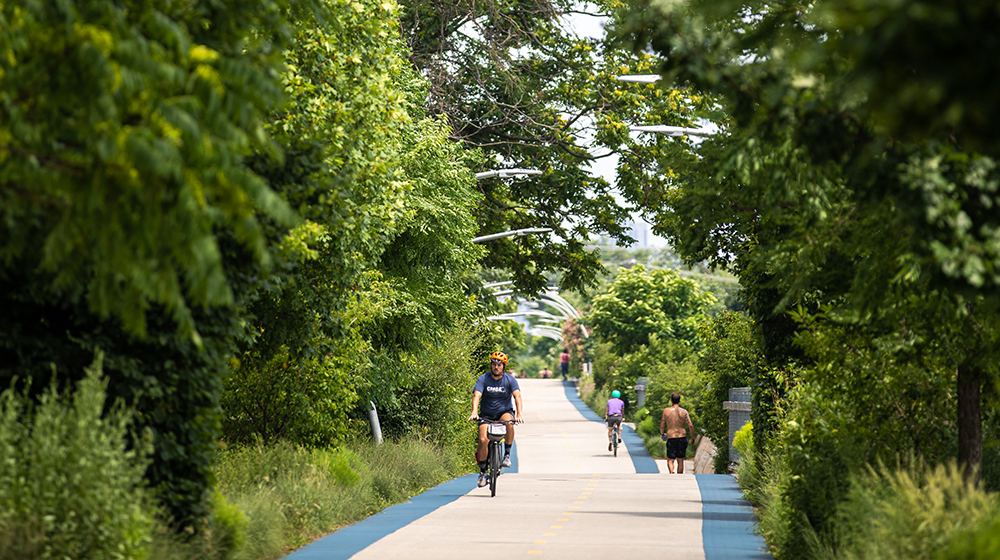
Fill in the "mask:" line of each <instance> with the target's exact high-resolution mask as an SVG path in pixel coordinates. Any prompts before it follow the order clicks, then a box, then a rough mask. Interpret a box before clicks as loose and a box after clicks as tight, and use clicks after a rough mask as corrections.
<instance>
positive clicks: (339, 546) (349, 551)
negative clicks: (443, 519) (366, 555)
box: [285, 446, 516, 560]
mask: <svg viewBox="0 0 1000 560" xmlns="http://www.w3.org/2000/svg"><path fill="white" fill-rule="evenodd" d="M515 447H516V446H515ZM512 459H513V457H512ZM476 476H477V475H474V474H467V475H465V476H460V477H458V478H456V479H453V480H450V481H448V482H445V483H443V484H439V485H437V486H435V487H434V488H431V489H430V490H427V491H426V492H424V493H423V494H420V495H418V496H414V497H413V498H411V499H410V500H409V501H407V502H403V503H401V504H396V505H394V506H391V507H387V508H385V509H384V510H382V511H381V512H379V513H376V514H375V515H372V516H371V517H368V518H366V519H364V520H362V521H359V522H357V523H355V524H354V525H348V526H347V527H344V528H343V529H340V530H339V531H337V532H336V533H331V534H329V535H327V536H325V537H323V538H321V539H319V540H317V541H313V542H311V543H309V544H307V545H306V546H304V547H302V548H300V549H298V550H296V551H295V552H293V553H291V554H289V555H288V556H286V557H285V558H286V559H288V560H347V559H348V558H350V557H351V556H354V555H355V554H357V553H358V552H361V551H362V550H364V549H365V548H367V547H368V546H369V545H370V544H372V543H374V542H375V541H377V540H379V539H381V538H382V537H384V536H386V535H388V534H390V533H394V532H396V531H397V530H399V529H401V528H403V527H405V526H406V525H409V524H410V523H412V522H413V521H415V520H417V519H420V518H421V517H423V516H425V515H427V514H428V513H431V512H432V511H434V510H436V509H438V508H440V507H441V506H444V505H447V504H449V503H451V502H454V501H455V500H457V499H458V498H460V497H461V496H464V495H466V494H467V493H468V492H469V490H470V489H471V488H475V486H476Z"/></svg>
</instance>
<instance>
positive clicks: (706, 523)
mask: <svg viewBox="0 0 1000 560" xmlns="http://www.w3.org/2000/svg"><path fill="white" fill-rule="evenodd" d="M694 478H695V480H697V481H698V490H699V491H700V492H701V503H702V510H701V511H702V513H701V515H702V524H701V539H702V543H703V545H704V548H705V560H773V556H771V554H770V553H769V552H767V545H766V544H765V543H764V538H763V537H761V536H760V535H758V534H756V532H755V531H754V527H755V519H754V514H753V507H752V506H751V505H750V502H748V501H746V500H745V499H743V492H742V491H741V490H740V486H739V484H737V483H736V478H734V477H732V476H730V475H728V474H696V475H694Z"/></svg>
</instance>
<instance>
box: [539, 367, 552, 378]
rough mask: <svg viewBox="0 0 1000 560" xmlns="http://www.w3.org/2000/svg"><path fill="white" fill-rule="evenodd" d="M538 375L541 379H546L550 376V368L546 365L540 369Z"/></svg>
mask: <svg viewBox="0 0 1000 560" xmlns="http://www.w3.org/2000/svg"><path fill="white" fill-rule="evenodd" d="M538 376H539V377H541V378H542V379H548V378H550V377H552V370H551V369H549V368H547V367H543V368H542V369H541V371H539V372H538Z"/></svg>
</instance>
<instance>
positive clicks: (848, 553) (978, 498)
mask: <svg viewBox="0 0 1000 560" xmlns="http://www.w3.org/2000/svg"><path fill="white" fill-rule="evenodd" d="M998 518H1000V500H998V498H997V496H996V495H995V494H988V493H986V492H984V491H982V490H980V489H976V488H974V487H973V486H972V485H971V484H970V483H968V482H966V481H965V480H964V479H963V477H962V473H961V471H960V469H959V468H958V467H957V466H956V465H955V464H954V463H950V464H947V465H938V466H935V467H928V466H926V465H924V464H922V463H920V462H914V464H913V466H909V467H904V468H899V469H897V470H890V469H886V468H880V469H869V471H868V472H866V473H864V474H862V475H860V476H857V477H855V478H854V480H853V482H852V485H851V491H850V493H849V495H848V497H847V500H845V501H844V503H843V505H842V506H841V508H840V509H839V510H838V512H837V517H836V522H835V530H834V531H833V535H831V536H830V537H828V538H826V539H825V542H822V543H821V540H822V539H821V538H819V537H816V536H813V542H814V543H816V545H817V546H816V548H817V551H818V553H817V557H818V558H820V559H822V560H827V559H829V560H832V559H834V558H837V559H844V560H876V559H878V560H922V559H926V560H931V559H942V560H944V559H954V560H958V559H969V560H974V559H984V560H985V559H986V558H997V557H998V555H997V553H998V552H1000V531H998V529H1000V522H998Z"/></svg>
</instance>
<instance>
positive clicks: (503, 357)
mask: <svg viewBox="0 0 1000 560" xmlns="http://www.w3.org/2000/svg"><path fill="white" fill-rule="evenodd" d="M490 359H491V360H500V361H501V362H503V365H507V354H504V353H503V352H500V351H499V350H497V351H496V352H494V353H492V354H490Z"/></svg>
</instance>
